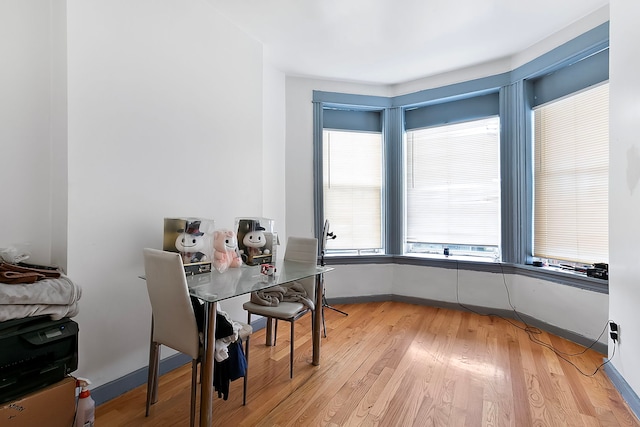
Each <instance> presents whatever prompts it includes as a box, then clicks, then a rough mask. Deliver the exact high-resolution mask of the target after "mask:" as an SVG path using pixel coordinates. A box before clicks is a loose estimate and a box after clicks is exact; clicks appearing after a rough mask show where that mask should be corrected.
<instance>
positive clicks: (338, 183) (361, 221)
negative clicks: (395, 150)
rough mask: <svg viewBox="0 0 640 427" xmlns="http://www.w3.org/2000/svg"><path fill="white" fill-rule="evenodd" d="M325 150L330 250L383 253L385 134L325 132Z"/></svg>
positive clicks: (325, 191)
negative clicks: (383, 146)
mask: <svg viewBox="0 0 640 427" xmlns="http://www.w3.org/2000/svg"><path fill="white" fill-rule="evenodd" d="M322 149H323V153H322V156H323V157H322V158H323V193H324V217H325V218H326V219H328V220H329V221H330V222H331V229H332V231H333V232H334V234H335V235H336V236H338V238H337V239H335V240H329V241H328V242H327V251H331V250H353V251H367V252H369V253H371V251H373V252H376V253H379V252H381V251H382V134H381V133H368V132H349V131H336V130H327V129H325V130H324V132H323V142H322Z"/></svg>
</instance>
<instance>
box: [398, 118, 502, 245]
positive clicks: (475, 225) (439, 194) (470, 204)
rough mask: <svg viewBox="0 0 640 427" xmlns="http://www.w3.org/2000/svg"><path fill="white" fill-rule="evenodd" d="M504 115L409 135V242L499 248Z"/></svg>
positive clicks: (407, 156)
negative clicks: (500, 130)
mask: <svg viewBox="0 0 640 427" xmlns="http://www.w3.org/2000/svg"><path fill="white" fill-rule="evenodd" d="M499 128H500V119H499V118H498V117H491V118H486V119H482V120H474V121H469V122H465V123H458V124H453V125H446V126H438V127H433V128H427V129H420V130H414V131H410V132H407V134H406V138H407V140H406V165H405V170H406V243H416V242H418V243H435V244H450V245H469V246H495V247H497V246H499V243H500V135H499Z"/></svg>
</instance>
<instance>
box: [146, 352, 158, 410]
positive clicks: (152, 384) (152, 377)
mask: <svg viewBox="0 0 640 427" xmlns="http://www.w3.org/2000/svg"><path fill="white" fill-rule="evenodd" d="M159 361H160V345H159V344H158V343H157V342H155V341H151V346H150V348H149V373H148V377H147V404H146V408H145V415H144V416H145V417H148V416H149V409H150V408H151V404H153V403H156V401H157V399H158V362H159Z"/></svg>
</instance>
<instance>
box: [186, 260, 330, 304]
mask: <svg viewBox="0 0 640 427" xmlns="http://www.w3.org/2000/svg"><path fill="white" fill-rule="evenodd" d="M331 270H333V268H332V267H321V266H316V265H314V266H310V265H309V264H305V263H300V262H295V261H281V262H279V263H277V264H276V272H275V275H273V276H266V275H264V274H262V273H260V266H247V265H243V266H241V267H238V268H229V269H227V270H226V271H225V272H224V273H220V272H218V271H217V270H215V269H214V270H213V271H211V272H210V273H201V274H195V275H189V276H187V285H188V286H189V293H190V294H191V295H193V296H195V297H198V298H200V299H201V300H203V301H205V302H219V301H222V300H225V299H229V298H233V297H236V296H240V295H245V294H248V293H251V292H254V291H259V290H262V289H267V288H270V287H272V286H276V285H282V284H286V283H290V282H294V281H296V280H301V279H305V278H307V277H313V276H315V275H318V274H322V273H326V272H328V271H331Z"/></svg>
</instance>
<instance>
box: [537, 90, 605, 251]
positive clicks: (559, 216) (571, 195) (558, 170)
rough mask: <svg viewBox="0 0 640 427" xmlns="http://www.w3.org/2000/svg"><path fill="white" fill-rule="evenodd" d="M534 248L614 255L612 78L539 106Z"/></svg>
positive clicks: (538, 249)
mask: <svg viewBox="0 0 640 427" xmlns="http://www.w3.org/2000/svg"><path fill="white" fill-rule="evenodd" d="M534 124H535V126H534V132H535V134H534V152H535V153H534V154H535V169H534V182H535V184H534V185H535V188H534V193H535V194H534V199H535V200H534V201H535V203H534V242H533V245H534V252H533V255H534V256H536V257H540V258H547V259H558V260H566V261H574V262H580V263H588V264H591V263H594V262H608V259H609V246H608V245H609V213H608V209H609V198H608V183H609V181H608V177H609V84H608V83H607V84H603V85H600V86H598V87H595V88H592V89H589V90H585V91H583V92H580V93H577V94H574V95H571V96H569V97H567V98H563V99H561V100H559V101H555V102H552V103H549V104H546V105H543V106H541V107H539V108H537V109H535V110H534Z"/></svg>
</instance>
